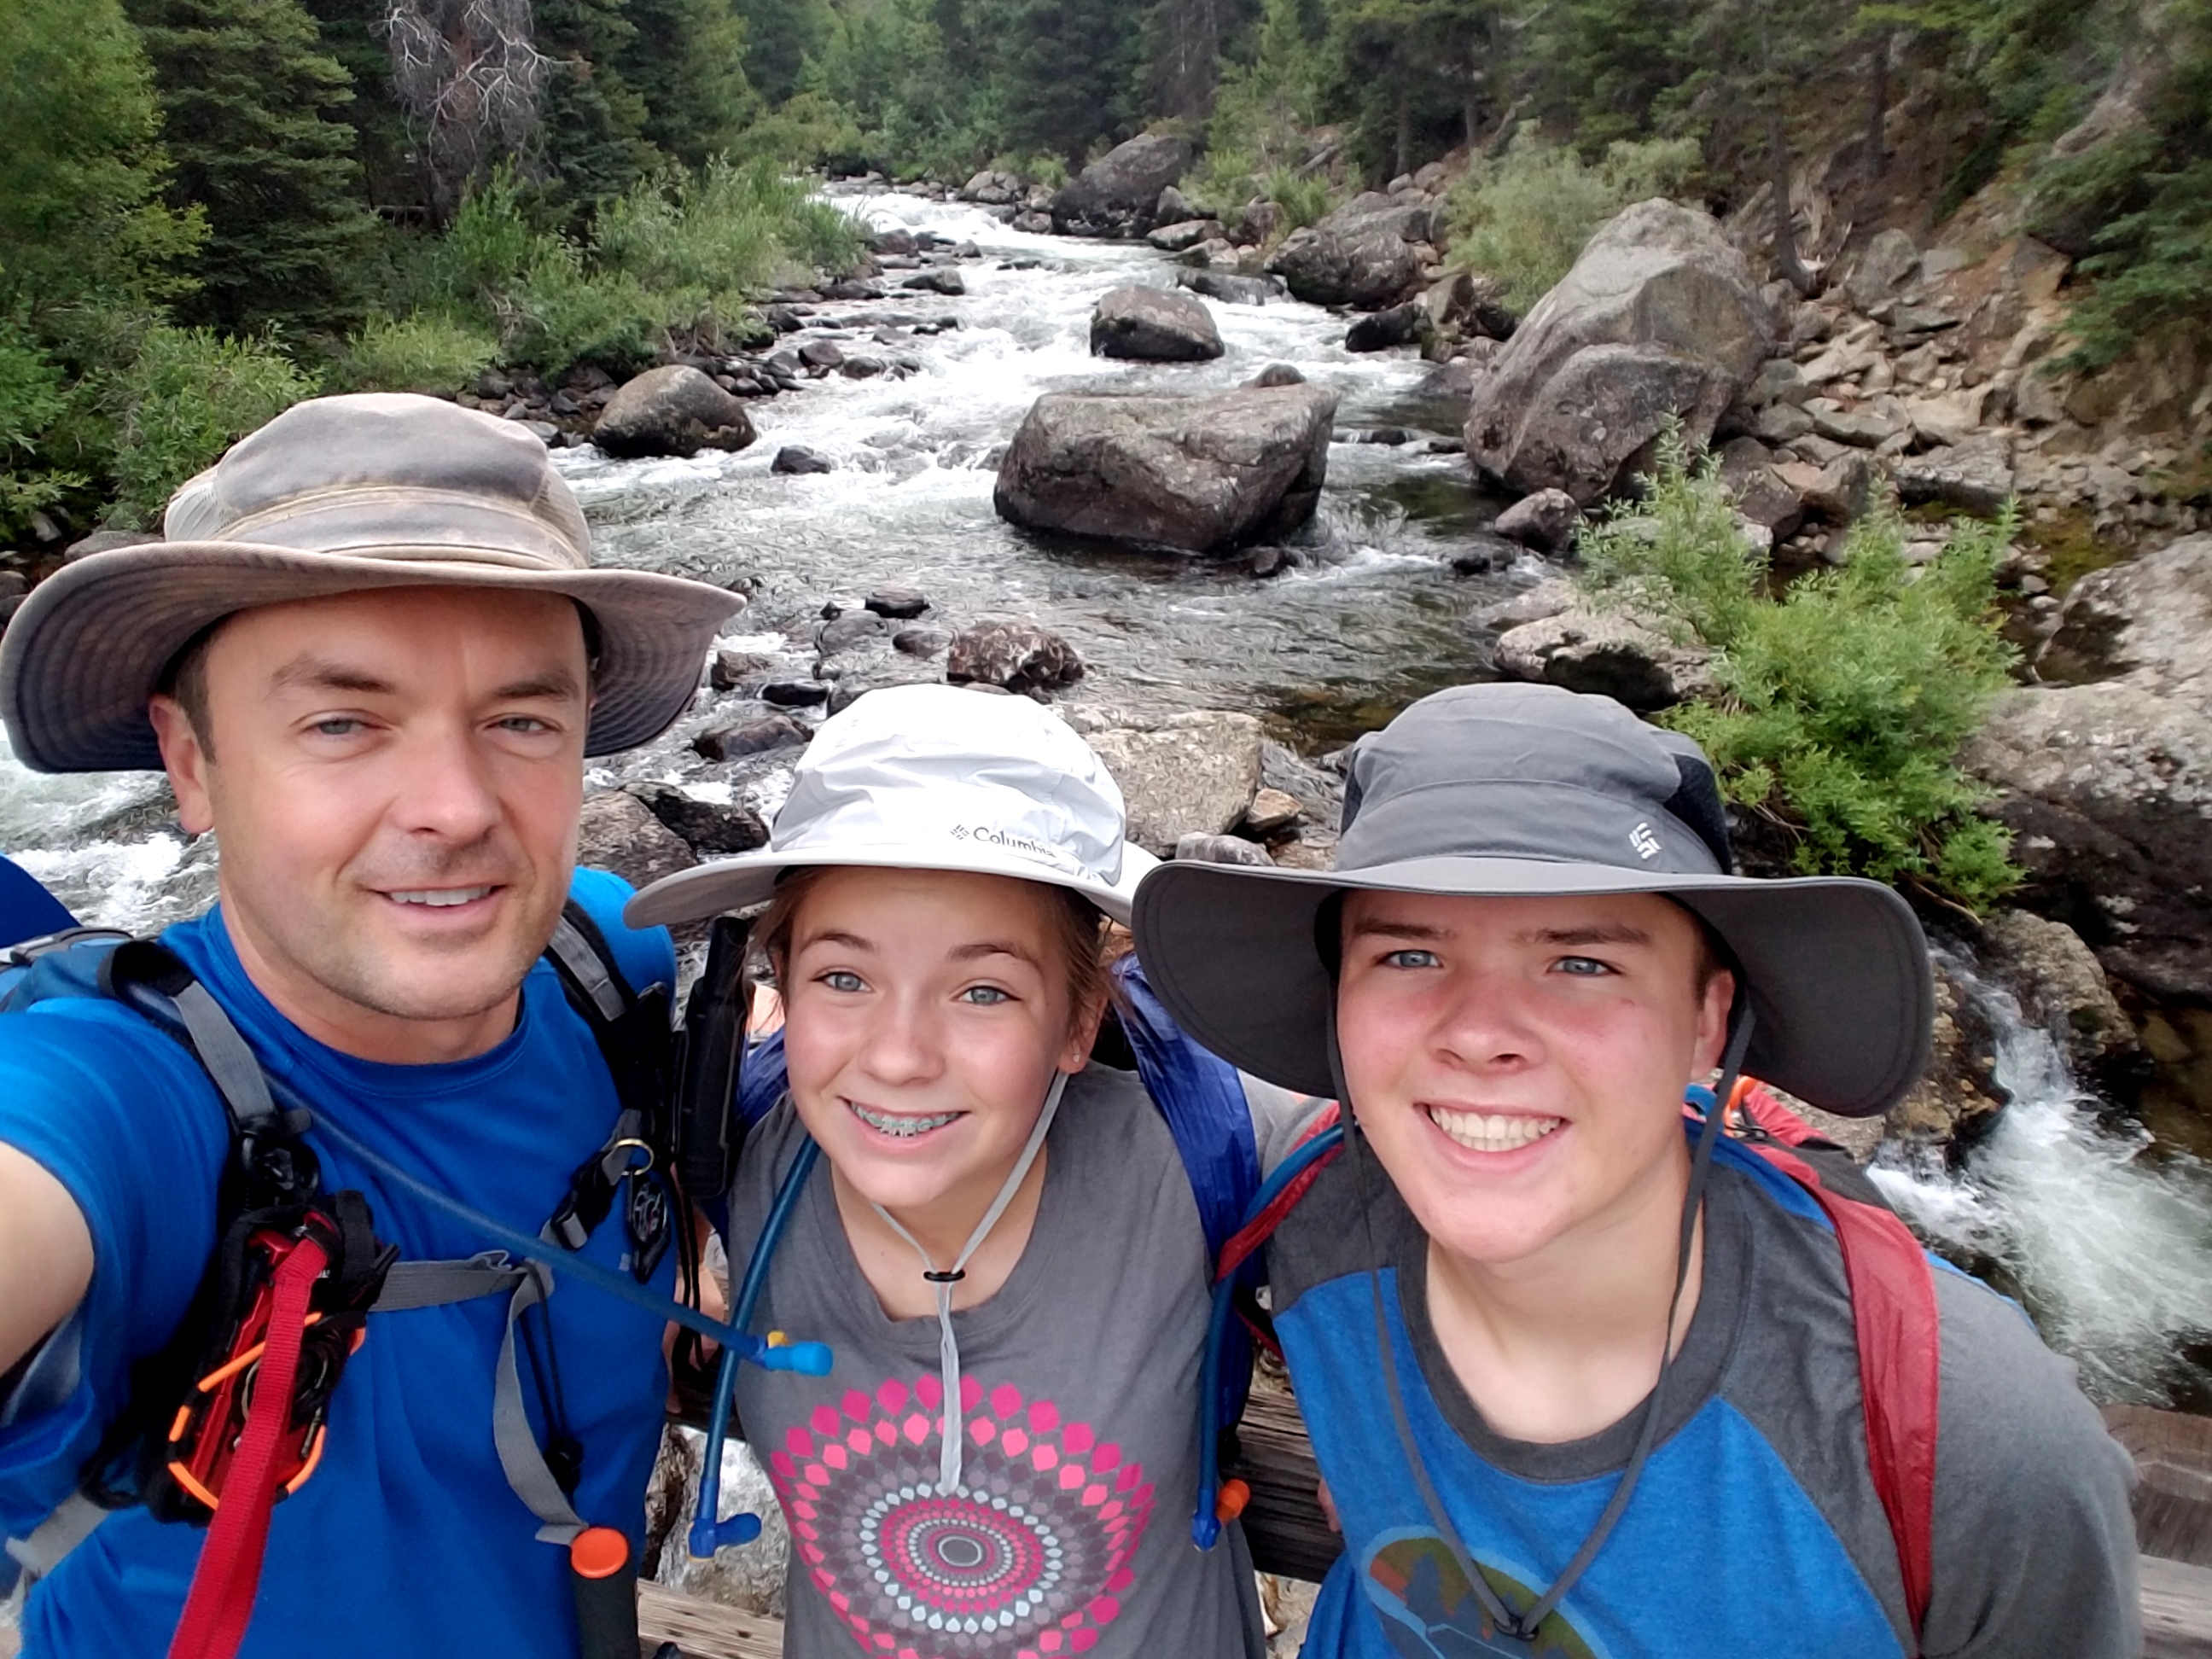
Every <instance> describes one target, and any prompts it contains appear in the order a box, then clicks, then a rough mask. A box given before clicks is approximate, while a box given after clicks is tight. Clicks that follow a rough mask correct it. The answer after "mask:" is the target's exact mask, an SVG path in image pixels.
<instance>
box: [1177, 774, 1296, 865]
mask: <svg viewBox="0 0 2212 1659" xmlns="http://www.w3.org/2000/svg"><path fill="white" fill-rule="evenodd" d="M1266 774H1267V766H1266V763H1265V758H1264V757H1263V758H1262V763H1261V781H1262V783H1263V784H1264V783H1265V781H1266ZM1305 810H1306V809H1305V807H1304V804H1303V803H1302V802H1300V801H1299V799H1298V798H1297V796H1296V795H1293V794H1291V793H1290V792H1289V791H1287V790H1283V789H1273V788H1267V787H1262V788H1261V791H1260V793H1258V794H1256V795H1255V796H1253V797H1252V804H1251V805H1249V806H1248V807H1246V808H1245V809H1244V821H1243V823H1241V824H1239V825H1238V826H1237V827H1238V828H1239V829H1242V830H1243V832H1244V833H1245V834H1247V835H1253V836H1272V835H1273V834H1275V833H1276V832H1277V831H1278V830H1282V829H1289V828H1290V827H1291V825H1292V824H1294V823H1297V821H1298V819H1299V818H1300V817H1303V816H1304V813H1305ZM1176 856H1177V857H1178V858H1180V857H1181V856H1182V854H1180V853H1178V854H1176Z"/></svg>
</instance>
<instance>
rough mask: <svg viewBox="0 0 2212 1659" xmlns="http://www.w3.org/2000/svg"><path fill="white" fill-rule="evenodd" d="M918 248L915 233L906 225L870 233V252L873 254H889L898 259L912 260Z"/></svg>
mask: <svg viewBox="0 0 2212 1659" xmlns="http://www.w3.org/2000/svg"><path fill="white" fill-rule="evenodd" d="M917 246H918V245H917V244H916V242H915V240H914V233H913V232H912V231H910V230H908V228H906V227H905V226H904V225H893V226H891V227H890V228H889V229H887V230H872V231H870V232H869V233H868V252H871V253H889V254H891V255H893V256H895V257H897V258H908V259H911V258H913V257H914V255H915V250H916V247H917Z"/></svg>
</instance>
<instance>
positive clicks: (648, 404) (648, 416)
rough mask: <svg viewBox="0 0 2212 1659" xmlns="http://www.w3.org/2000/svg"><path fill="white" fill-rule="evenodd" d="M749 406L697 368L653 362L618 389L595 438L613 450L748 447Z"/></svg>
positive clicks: (692, 451)
mask: <svg viewBox="0 0 2212 1659" xmlns="http://www.w3.org/2000/svg"><path fill="white" fill-rule="evenodd" d="M753 437H754V433H753V422H752V417H751V416H750V415H748V414H746V413H745V406H744V404H742V403H740V402H738V399H737V398H733V397H732V396H731V395H730V394H729V393H728V392H725V391H724V390H722V388H721V387H720V386H716V385H715V384H714V382H713V381H712V380H708V378H707V377H706V376H705V375H704V374H701V373H700V372H699V371H698V370H697V369H696V368H685V367H684V366H683V365H682V364H680V363H671V364H668V365H666V366H665V367H663V368H648V369H647V370H646V371H645V373H644V374H641V375H639V376H638V377H637V378H636V379H635V380H631V381H629V382H628V383H627V384H626V385H624V386H623V388H622V389H621V390H620V391H619V392H616V393H615V395H614V397H613V398H612V399H611V401H610V402H609V403H608V404H607V406H606V408H605V410H604V411H602V412H601V414H600V416H599V424H598V425H597V426H595V427H593V428H592V442H593V443H595V444H597V445H598V446H599V447H600V448H601V449H603V450H605V452H606V453H608V454H610V455H615V456H621V457H632V456H640V455H676V456H684V457H689V456H692V455H696V454H697V453H699V452H700V451H701V450H702V449H743V448H744V447H746V446H747V445H748V444H750V443H751V442H752V441H753Z"/></svg>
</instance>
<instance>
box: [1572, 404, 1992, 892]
mask: <svg viewBox="0 0 2212 1659" xmlns="http://www.w3.org/2000/svg"><path fill="white" fill-rule="evenodd" d="M2012 532H2013V523H2012V520H2011V517H2010V515H2009V514H2007V515H2006V516H2005V517H2004V518H2003V519H2002V520H1999V521H1998V522H1996V523H1995V524H1963V525H1961V526H1960V527H1959V528H1957V529H1956V530H1954V532H1953V535H1952V537H1951V540H1950V544H1949V545H1948V547H1947V548H1946V549H1945V550H1944V551H1943V552H1942V554H1940V555H1939V556H1937V557H1936V559H1935V560H1934V561H1933V562H1930V563H1929V564H1927V565H1925V566H1923V567H1921V568H1918V569H1915V568H1913V567H1911V565H1909V564H1908V563H1907V562H1905V527H1904V525H1903V524H1902V522H1901V521H1900V520H1899V519H1898V518H1897V517H1896V516H1895V515H1894V514H1893V513H1877V514H1875V515H1873V516H1871V517H1869V518H1868V519H1866V520H1862V521H1861V522H1860V523H1859V524H1858V525H1857V526H1854V528H1853V529H1852V531H1851V532H1850V537H1849V539H1848V540H1847V542H1846V544H1845V550H1844V551H1845V557H1844V564H1843V566H1842V568H1839V569H1835V570H1824V571H1820V572H1818V573H1816V574H1812V575H1808V576H1805V577H1802V578H1800V579H1799V580H1796V582H1793V583H1791V584H1790V586H1788V587H1787V588H1786V589H1785V590H1784V592H1782V593H1781V595H1780V596H1779V597H1778V598H1776V597H1773V596H1771V594H1770V593H1769V592H1768V589H1767V577H1768V572H1767V568H1766V562H1765V558H1764V556H1761V555H1759V553H1757V552H1756V551H1755V550H1753V548H1752V547H1751V546H1750V544H1748V543H1747V541H1746V539H1745V538H1744V536H1743V534H1742V532H1741V530H1740V529H1739V528H1738V526H1737V525H1736V522H1735V513H1734V504H1733V502H1732V501H1731V500H1730V498H1729V492H1728V489H1727V486H1726V485H1724V484H1723V483H1722V482H1721V481H1720V478H1719V477H1718V476H1717V473H1716V472H1715V471H1713V469H1712V468H1711V465H1705V466H1703V467H1700V468H1697V469H1692V467H1691V466H1690V465H1689V463H1688V461H1687V459H1686V456H1685V453H1684V451H1683V447H1682V445H1681V443H1680V441H1679V439H1674V440H1670V441H1668V442H1667V443H1666V444H1665V445H1663V446H1662V455H1661V459H1660V463H1659V467H1658V471H1657V476H1656V477H1655V478H1654V479H1653V480H1652V481H1651V491H1650V495H1649V497H1648V498H1647V499H1646V500H1645V501H1642V502H1638V503H1635V504H1632V505H1626V506H1624V507H1620V508H1619V509H1617V510H1616V511H1615V512H1613V513H1611V514H1609V515H1607V516H1606V517H1604V518H1601V520H1598V521H1597V522H1596V523H1595V524H1593V525H1591V526H1587V527H1586V528H1585V529H1584V530H1583V532H1582V536H1581V538H1580V542H1579V546H1580V549H1581V552H1582V556H1583V561H1584V564H1585V574H1584V576H1583V586H1584V588H1585V591H1586V592H1588V593H1589V597H1590V598H1591V599H1592V601H1593V602H1594V603H1597V604H1601V605H1629V606H1632V607H1633V608H1634V609H1635V610H1637V611H1638V612H1639V613H1643V614H1646V615H1650V616H1653V617H1656V618H1658V619H1659V620H1660V621H1661V622H1662V625H1665V626H1669V627H1671V628H1673V629H1675V630H1677V631H1678V632H1679V633H1680V634H1681V635H1684V636H1686V637H1688V638H1691V639H1693V640H1694V641H1697V642H1699V643H1701V644H1703V645H1705V646H1706V647H1709V648H1710V649H1711V651H1712V652H1713V653H1714V654H1713V659H1712V671H1713V675H1714V678H1715V679H1716V680H1717V683H1718V684H1719V687H1720V692H1719V696H1717V698H1715V699H1714V700H1713V701H1711V702H1705V703H1699V704H1692V705H1690V706H1687V707H1685V708H1680V709H1677V710H1674V711H1673V712H1672V714H1670V715H1669V716H1668V720H1669V721H1670V723H1671V724H1673V725H1674V726H1677V727H1678V728H1679V729H1680V730H1681V731H1684V732H1687V733H1689V734H1690V735H1691V736H1692V737H1693V738H1697V740H1698V741H1699V743H1700V744H1704V745H1705V751H1706V753H1707V754H1709V755H1711V757H1712V759H1713V763H1714V764H1715V765H1716V766H1717V768H1718V769H1719V771H1720V775H1721V782H1722V787H1723V789H1724V790H1725V791H1726V793H1728V795H1729V799H1732V800H1734V801H1735V802H1736V803H1737V804H1738V805H1741V806H1743V807H1746V808H1747V809H1749V810H1751V811H1754V812H1757V813H1759V814H1760V815H1762V816H1763V817H1765V818H1767V819H1768V820H1769V821H1770V822H1771V823H1775V824H1777V825H1778V826H1779V827H1780V828H1781V829H1783V830H1784V832H1785V833H1786V834H1787V835H1788V836H1790V838H1791V839H1792V840H1794V842H1795V843H1796V865H1797V867H1798V868H1799V869H1801V870H1802V871H1804V872H1807V873H1808V874H1814V873H1828V874H1850V875H1861V876H1866V877H1869V878H1872V879H1874V880H1876V881H1886V882H1909V883H1911V884H1915V885H1917V886H1919V887H1921V888H1923V890H1927V891H1929V892H1930V893H1933V894H1936V895H1937V896H1942V897H1943V898H1945V899H1948V900H1949V901H1951V902H1955V903H1959V904H1962V905H1965V906H1966V907H1968V908H1977V907H1979V906H1983V905H1985V904H1987V903H1989V902H1990V901H1992V900H1994V899H1996V898H1997V897H1999V896H2002V894H2003V893H2004V892H2005V891H2006V890H2008V889H2009V888H2010V887H2011V886H2012V885H2014V884H2015V883H2016V882H2017V881H2018V879H2019V872H2018V871H2017V870H2015V868H2014V867H2013V866H2012V865H2011V863H2010V861H2009V860H2008V841H2007V838H2006V836H2005V833H2004V831H2003V830H2002V829H2000V828H1999V827H1998V826H1996V824H1994V823H1990V822H1989V821H1988V820H1986V819H1984V818H1983V817H1979V816H1978V809H1979V808H1980V807H1981V806H1982V805H1984V802H1985V801H1986V800H1987V799H1988V796H1989V792H1988V791H1987V790H1986V789H1984V788H1983V787H1981V786H1980V785H1979V784H1978V783H1977V782H1976V781H1974V780H1973V779H1972V778H1971V777H1970V776H1968V775H1966V773H1965V772H1964V771H1962V770H1961V769H1960V767H1959V765H1958V763H1957V755H1958V750H1959V747H1960V744H1962V743H1964V742H1965V741H1966V738H1968V737H1969V736H1970V735H1971V734H1972V732H1974V731H1975V730H1976V729H1977V727H1978V726H1979V725H1980V724H1981V720H1982V717H1983V715H1984V713H1985V712H1986V711H1987V709H1988V707H1989V704H1990V699H1991V698H1992V697H1994V696H1996V694H1997V693H1998V692H1999V691H2000V690H2003V689H2004V687H2005V686H2006V685H2007V684H2008V678H2009V677H2008V669H2009V667H2010V665H2011V663H2012V660H2013V651H2012V647H2010V646H2008V644H2006V643H2005V641H2004V640H2003V639H2002V636H2001V635H1999V633H1998V631H1997V622H1996V611H1995V605H1996V568H1997V566H1998V563H1999V562H2000V561H2001V560H2002V558H2003V556H2004V554H2005V550H2006V548H2007V546H2008V544H2009V542H2010V540H2011V538H2012Z"/></svg>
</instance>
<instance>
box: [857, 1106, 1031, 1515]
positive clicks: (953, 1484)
mask: <svg viewBox="0 0 2212 1659" xmlns="http://www.w3.org/2000/svg"><path fill="white" fill-rule="evenodd" d="M1067 1078H1068V1074H1067V1073H1066V1072H1055V1073H1053V1078H1052V1087H1051V1088H1049V1089H1048V1090H1047V1091H1045V1097H1044V1109H1043V1110H1042V1111H1041V1112H1039V1113H1038V1114H1037V1121H1036V1127H1034V1128H1032V1129H1031V1130H1030V1138H1029V1139H1028V1140H1027V1141H1026V1142H1024V1144H1023V1146H1022V1155H1021V1156H1020V1157H1019V1158H1016V1159H1015V1160H1014V1167H1013V1168H1012V1170H1009V1171H1008V1172H1007V1174H1006V1180H1005V1181H1004V1182H1001V1183H1000V1187H999V1195H998V1196H997V1197H996V1198H994V1199H993V1200H991V1207H990V1208H989V1209H987V1210H986V1211H984V1212H983V1218H982V1219H981V1221H979V1222H977V1223H976V1224H975V1231H973V1232H971V1233H969V1235H968V1242H967V1243H965V1244H963V1245H962V1246H961V1247H960V1254H959V1255H957V1256H955V1257H953V1259H952V1265H951V1267H948V1268H946V1269H945V1271H944V1272H943V1273H939V1271H938V1270H937V1263H936V1262H935V1261H934V1260H933V1259H932V1257H931V1256H930V1254H929V1252H928V1251H927V1249H923V1248H922V1243H921V1240H920V1239H918V1238H916V1237H915V1236H914V1235H913V1234H912V1233H910V1232H908V1231H907V1230H906V1229H905V1228H904V1227H902V1226H901V1225H899V1218H897V1217H896V1216H895V1215H893V1214H892V1213H891V1212H890V1211H889V1210H886V1209H885V1208H884V1206H882V1205H880V1204H878V1203H876V1202H875V1200H872V1199H871V1200H869V1206H870V1207H871V1208H872V1209H873V1210H874V1211H875V1212H876V1213H877V1214H878V1215H879V1216H881V1217H883V1218H884V1221H885V1223H887V1224H888V1225H890V1230H891V1231H893V1232H895V1233H896V1234H897V1235H898V1236H899V1237H901V1238H902V1239H904V1240H906V1242H907V1243H909V1244H911V1245H913V1246H914V1250H915V1255H918V1256H920V1257H921V1276H922V1277H923V1278H924V1279H927V1280H928V1281H929V1284H930V1286H931V1288H933V1290H935V1291H936V1292H937V1370H938V1379H939V1381H940V1382H941V1383H943V1384H944V1385H945V1403H944V1406H943V1407H942V1409H941V1411H940V1413H939V1419H938V1423H939V1431H940V1434H941V1437H942V1438H941V1440H940V1443H939V1447H938V1453H937V1490H938V1492H939V1493H940V1494H942V1495H944V1496H945V1497H950V1496H951V1494H952V1493H954V1492H957V1491H958V1490H959V1489H960V1474H961V1460H962V1454H963V1450H964V1449H965V1446H966V1443H967V1422H966V1417H967V1413H966V1412H965V1410H964V1409H963V1407H962V1405H961V1401H960V1339H959V1338H958V1337H957V1336H955V1335H954V1334H952V1287H953V1286H954V1285H957V1284H958V1283H959V1282H960V1281H961V1280H962V1279H965V1278H967V1277H968V1258H969V1257H970V1256H972V1255H975V1252H976V1250H977V1249H980V1248H981V1245H982V1243H983V1241H984V1240H985V1239H987V1238H988V1237H990V1236H991V1229H992V1228H994V1227H995V1226H997V1225H999V1218H1000V1216H1002V1215H1004V1214H1005V1213H1006V1206H1008V1205H1009V1204H1011V1203H1012V1202H1013V1201H1014V1194H1015V1192H1016V1191H1017V1190H1018V1189H1019V1188H1020V1186H1021V1184H1022V1182H1023V1180H1024V1178H1025V1177H1026V1176H1028V1175H1029V1172H1030V1164H1034V1163H1036V1156H1037V1153H1038V1152H1042V1150H1043V1149H1044V1138H1045V1135H1046V1134H1047V1133H1048V1132H1049V1131H1050V1129H1051V1128H1052V1121H1053V1119H1054V1117H1055V1116H1057V1115H1059V1112H1060V1096H1061V1095H1062V1094H1064V1093H1065V1092H1066V1090H1067Z"/></svg>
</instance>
